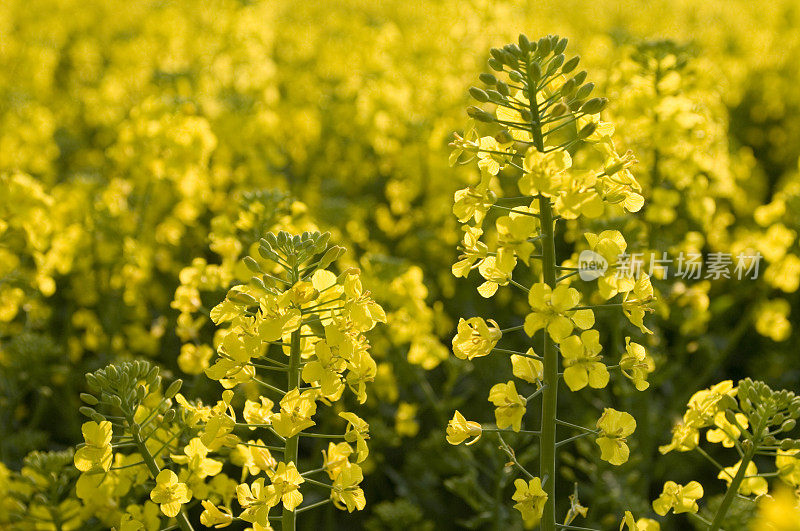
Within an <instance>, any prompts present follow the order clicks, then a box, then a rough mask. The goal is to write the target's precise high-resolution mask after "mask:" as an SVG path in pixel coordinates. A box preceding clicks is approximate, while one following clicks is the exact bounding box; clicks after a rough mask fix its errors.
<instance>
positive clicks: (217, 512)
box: [200, 500, 233, 528]
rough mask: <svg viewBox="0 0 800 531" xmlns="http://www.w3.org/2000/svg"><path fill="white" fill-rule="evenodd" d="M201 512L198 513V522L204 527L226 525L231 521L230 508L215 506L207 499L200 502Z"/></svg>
mask: <svg viewBox="0 0 800 531" xmlns="http://www.w3.org/2000/svg"><path fill="white" fill-rule="evenodd" d="M200 503H201V505H202V506H203V512H202V513H201V514H200V523H201V524H203V525H204V526H206V527H216V528H221V527H228V526H229V525H231V523H232V522H233V515H232V514H231V510H230V509H228V508H227V507H217V506H216V505H214V504H213V503H211V502H210V501H208V500H203V501H201V502H200Z"/></svg>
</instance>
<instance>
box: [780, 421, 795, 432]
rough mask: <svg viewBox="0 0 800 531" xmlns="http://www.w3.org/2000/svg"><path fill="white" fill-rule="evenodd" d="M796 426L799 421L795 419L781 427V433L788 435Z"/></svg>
mask: <svg viewBox="0 0 800 531" xmlns="http://www.w3.org/2000/svg"><path fill="white" fill-rule="evenodd" d="M795 426H797V421H796V420H794V419H789V420H787V421H786V422H784V423H783V424H782V425H781V431H782V432H784V433H788V432H790V431H792V430H793V429H794V428H795Z"/></svg>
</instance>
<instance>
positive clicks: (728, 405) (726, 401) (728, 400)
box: [613, 170, 738, 422]
mask: <svg viewBox="0 0 800 531" xmlns="http://www.w3.org/2000/svg"><path fill="white" fill-rule="evenodd" d="M617 171H619V170H617ZM613 173H616V172H613ZM737 407H738V405H737V403H736V399H735V398H733V397H732V396H731V395H727V394H726V395H722V396H721V397H720V399H719V408H720V409H723V410H724V409H736V408H737ZM726 417H727V413H726ZM729 422H730V420H729Z"/></svg>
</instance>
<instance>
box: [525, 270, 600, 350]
mask: <svg viewBox="0 0 800 531" xmlns="http://www.w3.org/2000/svg"><path fill="white" fill-rule="evenodd" d="M580 299H581V296H580V294H579V293H578V290H576V289H575V288H570V287H569V286H566V285H564V284H561V285H559V286H557V287H556V288H555V289H551V288H550V286H548V285H547V284H544V283H537V284H534V285H533V286H531V289H530V292H529V294H528V302H529V303H530V305H531V313H529V314H528V315H527V317H525V333H526V334H528V335H529V336H533V334H535V333H536V332H537V331H538V330H541V329H543V328H546V329H547V332H548V333H549V334H550V337H551V338H553V341H556V342H560V341H561V340H563V339H564V338H565V337H567V336H569V335H570V334H571V333H572V330H573V325H574V326H577V327H578V328H581V329H583V330H587V329H589V328H591V327H592V325H593V324H594V314H593V313H592V310H589V309H583V310H573V308H575V307H576V306H577V305H578V303H579V302H580Z"/></svg>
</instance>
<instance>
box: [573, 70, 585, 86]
mask: <svg viewBox="0 0 800 531" xmlns="http://www.w3.org/2000/svg"><path fill="white" fill-rule="evenodd" d="M588 75H589V74H588V72H586V70H581V71H580V72H578V73H577V74H575V76H574V77H573V78H572V79H574V80H575V85H580V84H581V83H583V82H584V81H586V76H588Z"/></svg>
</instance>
